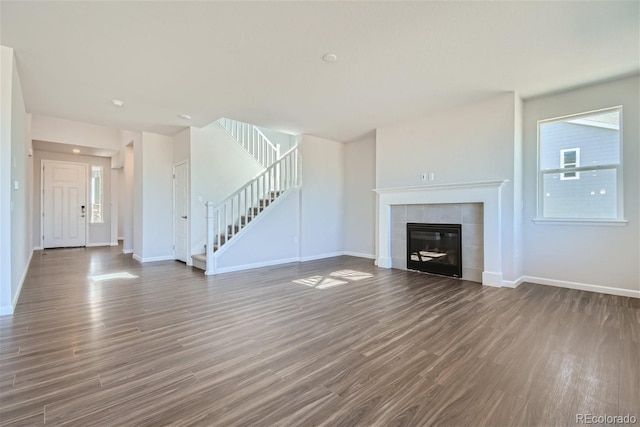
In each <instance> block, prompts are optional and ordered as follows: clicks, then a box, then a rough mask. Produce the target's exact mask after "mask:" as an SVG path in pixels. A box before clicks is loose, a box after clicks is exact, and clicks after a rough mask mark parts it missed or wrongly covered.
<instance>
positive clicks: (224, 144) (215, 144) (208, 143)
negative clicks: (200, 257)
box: [178, 122, 264, 255]
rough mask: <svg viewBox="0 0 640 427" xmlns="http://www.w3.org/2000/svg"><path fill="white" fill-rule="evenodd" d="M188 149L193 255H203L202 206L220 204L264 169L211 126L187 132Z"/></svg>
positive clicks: (230, 139)
mask: <svg viewBox="0 0 640 427" xmlns="http://www.w3.org/2000/svg"><path fill="white" fill-rule="evenodd" d="M179 135H180V134H179ZM190 149H191V153H190V155H191V162H190V165H189V167H190V173H191V180H190V184H191V254H192V255H193V254H201V253H204V244H205V243H206V239H207V220H206V214H207V212H206V205H205V204H206V203H207V202H213V203H216V204H217V203H220V202H221V201H222V200H224V199H225V198H226V197H228V196H230V195H231V194H232V193H233V192H234V191H236V190H238V189H239V188H240V187H241V186H243V185H244V184H246V183H247V182H249V181H250V180H251V179H253V178H254V177H255V176H257V175H259V174H260V173H261V172H262V171H263V170H264V168H263V167H262V166H261V165H260V164H259V163H258V162H257V161H256V160H255V159H254V158H253V157H252V156H251V155H250V154H248V153H247V152H246V151H245V150H244V149H243V148H242V147H241V146H240V144H238V143H237V142H236V141H235V140H234V139H233V138H231V137H230V136H229V135H228V134H227V133H226V132H225V131H224V130H223V129H222V128H221V127H220V126H219V125H218V124H217V123H215V122H214V123H212V124H210V125H208V126H206V127H204V128H199V129H198V128H191V146H190ZM182 151H184V150H182ZM180 152H181V150H180V149H178V153H180Z"/></svg>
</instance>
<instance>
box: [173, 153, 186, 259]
mask: <svg viewBox="0 0 640 427" xmlns="http://www.w3.org/2000/svg"><path fill="white" fill-rule="evenodd" d="M173 175H174V179H173V200H174V209H173V230H174V237H173V241H174V248H173V256H174V258H175V259H177V260H180V261H184V262H187V259H188V257H189V248H188V242H189V217H188V216H189V164H188V163H186V162H185V163H180V164H177V165H175V166H174V167H173Z"/></svg>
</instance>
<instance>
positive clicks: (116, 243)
mask: <svg viewBox="0 0 640 427" xmlns="http://www.w3.org/2000/svg"><path fill="white" fill-rule="evenodd" d="M109 246H118V242H111V244H110V245H109Z"/></svg>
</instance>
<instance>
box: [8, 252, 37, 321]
mask: <svg viewBox="0 0 640 427" xmlns="http://www.w3.org/2000/svg"><path fill="white" fill-rule="evenodd" d="M34 250H35V248H34V249H32V250H31V253H30V254H29V259H28V260H27V265H26V266H25V267H24V271H23V272H22V276H21V277H20V282H19V283H18V290H17V291H16V294H15V295H14V296H13V300H12V301H11V305H4V306H2V307H0V316H1V315H4V314H13V312H14V311H15V309H16V304H18V298H20V292H22V285H24V281H25V279H26V278H27V273H28V272H29V266H30V265H31V259H33V251H34Z"/></svg>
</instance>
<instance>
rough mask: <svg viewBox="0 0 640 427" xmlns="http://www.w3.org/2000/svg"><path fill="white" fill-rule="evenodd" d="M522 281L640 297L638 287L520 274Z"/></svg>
mask: <svg viewBox="0 0 640 427" xmlns="http://www.w3.org/2000/svg"><path fill="white" fill-rule="evenodd" d="M521 279H522V281H523V282H528V283H535V284H538V285H545V286H555V287H558V288H567V289H576V290H579V291H587V292H598V293H601V294H609V295H618V296H623V297H630V298H640V289H638V290H633V289H623V288H614V287H609V286H600V285H591V284H588V283H577V282H569V281H566V280H555V279H546V278H543V277H532V276H522V278H521Z"/></svg>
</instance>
